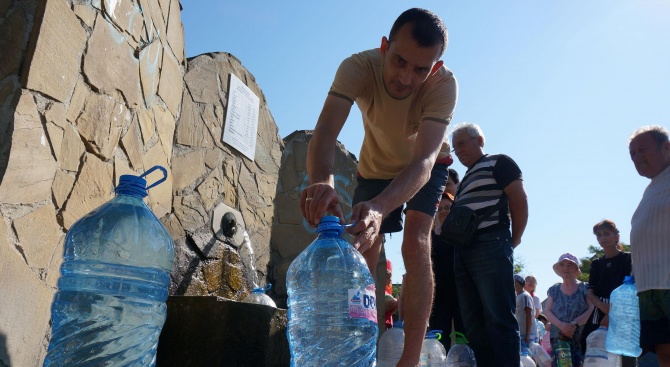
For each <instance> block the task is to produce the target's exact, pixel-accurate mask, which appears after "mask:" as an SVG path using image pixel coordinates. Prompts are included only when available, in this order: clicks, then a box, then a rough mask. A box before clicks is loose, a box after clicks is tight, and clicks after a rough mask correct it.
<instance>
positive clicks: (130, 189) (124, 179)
mask: <svg viewBox="0 0 670 367" xmlns="http://www.w3.org/2000/svg"><path fill="white" fill-rule="evenodd" d="M157 169H158V170H161V172H163V178H161V179H160V180H158V181H156V182H154V183H153V184H151V185H150V186H148V187H147V180H145V179H144V176H146V175H148V174H149V173H151V172H153V171H155V170H157ZM166 179H167V170H166V169H165V168H163V167H161V166H153V167H151V168H150V169H149V170H147V171H146V172H144V173H143V174H142V175H140V176H135V175H121V177H120V178H119V185H118V186H116V188H115V189H114V192H115V193H116V194H117V195H118V194H123V195H132V196H137V197H141V198H144V197H146V196H147V190H149V189H150V188H152V187H154V186H156V185H158V184H161V183H163V181H165V180H166Z"/></svg>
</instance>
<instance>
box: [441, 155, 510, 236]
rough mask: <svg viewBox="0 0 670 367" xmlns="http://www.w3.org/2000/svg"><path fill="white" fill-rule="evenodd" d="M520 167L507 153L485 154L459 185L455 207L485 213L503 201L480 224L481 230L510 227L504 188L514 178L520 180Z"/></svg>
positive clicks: (478, 213) (479, 213)
mask: <svg viewBox="0 0 670 367" xmlns="http://www.w3.org/2000/svg"><path fill="white" fill-rule="evenodd" d="M520 179H522V177H521V170H520V169H519V166H517V164H516V163H515V162H514V161H513V160H512V158H510V157H508V156H506V155H504V154H493V155H488V154H485V155H484V156H483V157H481V158H480V159H479V161H477V163H475V165H474V166H472V168H470V169H468V171H467V172H466V173H465V176H464V177H463V179H462V180H461V183H460V184H459V185H458V189H457V191H456V199H455V200H454V206H467V207H468V208H470V209H472V210H474V211H475V212H476V213H477V215H482V214H483V213H484V212H486V211H487V210H488V209H489V208H491V207H492V206H495V205H497V204H498V202H499V201H500V200H505V204H504V205H503V206H502V207H501V208H500V209H498V210H497V211H496V212H494V213H493V214H492V215H491V216H489V217H488V218H486V219H485V220H484V221H482V222H481V223H480V224H479V227H477V228H478V232H479V231H481V232H489V231H494V230H499V229H504V228H509V227H510V217H509V205H508V204H507V202H506V201H507V195H505V192H504V191H503V190H504V189H505V187H507V185H509V184H510V183H512V182H513V181H516V180H520Z"/></svg>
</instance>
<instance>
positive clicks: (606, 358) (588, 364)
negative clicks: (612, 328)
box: [583, 327, 621, 367]
mask: <svg viewBox="0 0 670 367" xmlns="http://www.w3.org/2000/svg"><path fill="white" fill-rule="evenodd" d="M606 338H607V328H605V327H600V328H598V329H597V330H594V331H593V332H592V333H591V334H589V336H588V337H587V338H586V353H584V365H583V366H584V367H616V366H617V362H618V360H619V359H621V356H619V355H616V354H613V353H610V352H608V351H607V348H605V339H606Z"/></svg>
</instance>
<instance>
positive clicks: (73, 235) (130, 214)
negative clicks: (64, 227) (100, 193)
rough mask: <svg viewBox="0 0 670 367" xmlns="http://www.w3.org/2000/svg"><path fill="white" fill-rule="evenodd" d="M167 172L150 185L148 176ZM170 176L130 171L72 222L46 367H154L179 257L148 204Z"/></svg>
mask: <svg viewBox="0 0 670 367" xmlns="http://www.w3.org/2000/svg"><path fill="white" fill-rule="evenodd" d="M155 169H160V170H161V171H162V172H163V175H164V177H163V178H162V179H161V180H159V181H157V182H156V183H154V184H153V185H151V186H149V187H147V186H146V180H145V179H144V178H142V177H144V176H146V175H147V174H149V173H150V172H152V171H153V170H155ZM165 178H167V171H166V170H165V169H164V168H163V167H160V166H156V167H153V168H152V169H150V170H148V171H147V172H146V173H144V174H143V175H142V176H140V177H137V176H132V175H123V176H121V178H120V181H119V185H118V186H117V187H116V194H117V196H116V197H115V198H113V199H112V200H110V201H108V202H107V203H105V204H103V205H102V206H100V207H99V208H97V209H95V210H93V211H92V212H90V213H88V214H86V215H85V216H84V217H82V218H81V219H79V220H78V221H77V222H76V223H74V224H73V225H72V227H71V228H70V230H69V231H68V233H67V236H66V238H65V250H64V255H63V264H62V266H61V276H60V278H59V279H58V292H57V293H56V295H55V297H54V300H53V303H52V305H51V320H52V329H51V334H52V335H51V342H50V343H49V348H48V352H47V356H46V358H45V360H44V366H59V367H61V366H68V367H73V366H154V365H155V363H156V348H157V346H158V336H159V335H160V332H161V329H162V328H163V324H164V323H165V317H166V306H165V301H166V300H167V297H168V286H169V285H170V271H171V269H172V263H173V261H174V245H173V243H172V238H171V237H170V234H169V233H168V231H167V229H166V228H165V226H163V224H162V223H161V222H160V221H159V220H158V218H156V216H155V215H154V213H153V212H152V211H151V210H150V209H149V207H148V206H147V205H146V204H145V203H144V201H143V198H144V197H146V196H147V189H149V188H150V187H153V186H155V185H157V184H159V183H161V182H163V181H164V180H165Z"/></svg>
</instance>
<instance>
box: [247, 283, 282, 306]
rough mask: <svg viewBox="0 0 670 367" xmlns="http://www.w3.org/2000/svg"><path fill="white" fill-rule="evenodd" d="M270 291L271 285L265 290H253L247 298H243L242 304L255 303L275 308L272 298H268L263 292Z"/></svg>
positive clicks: (261, 288) (259, 288)
mask: <svg viewBox="0 0 670 367" xmlns="http://www.w3.org/2000/svg"><path fill="white" fill-rule="evenodd" d="M270 289H272V284H268V286H267V287H266V288H263V287H258V288H254V290H253V291H252V292H251V293H249V295H248V296H246V297H244V299H243V300H242V302H245V303H256V304H259V305H266V306H272V307H274V308H277V305H276V304H275V301H273V300H272V298H270V296H268V295H267V294H265V292H267V291H269V290H270Z"/></svg>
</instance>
